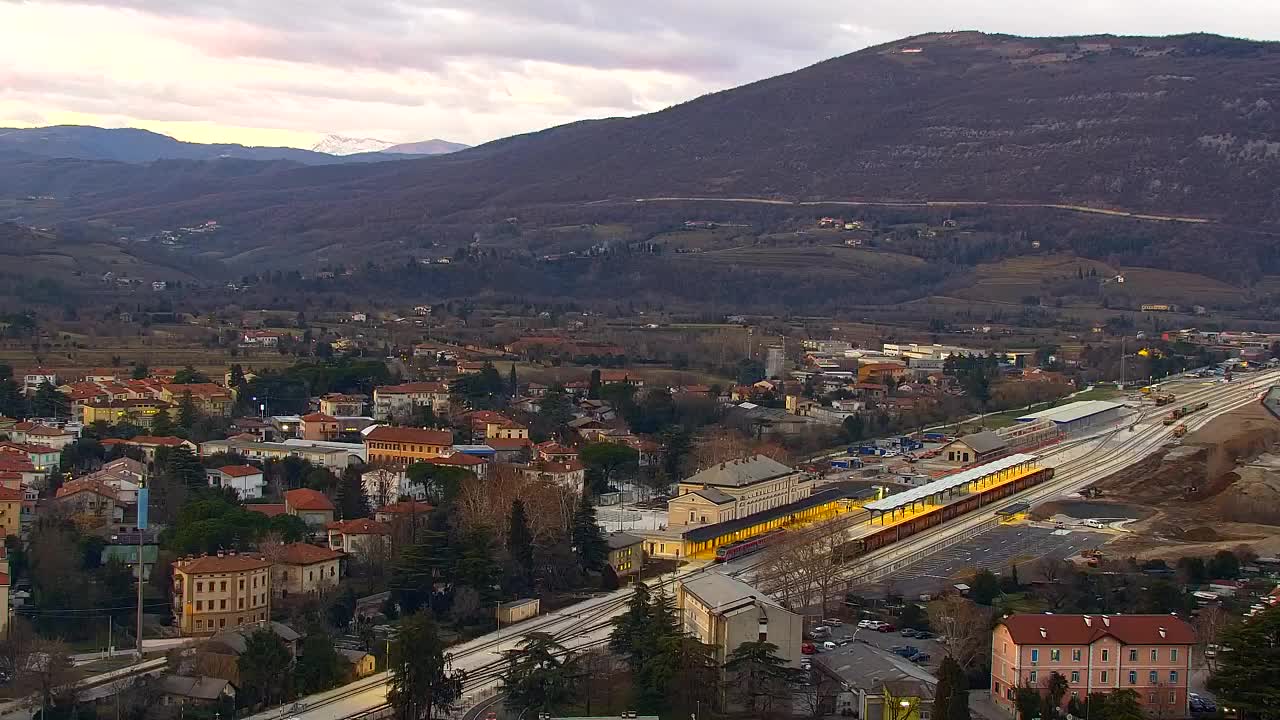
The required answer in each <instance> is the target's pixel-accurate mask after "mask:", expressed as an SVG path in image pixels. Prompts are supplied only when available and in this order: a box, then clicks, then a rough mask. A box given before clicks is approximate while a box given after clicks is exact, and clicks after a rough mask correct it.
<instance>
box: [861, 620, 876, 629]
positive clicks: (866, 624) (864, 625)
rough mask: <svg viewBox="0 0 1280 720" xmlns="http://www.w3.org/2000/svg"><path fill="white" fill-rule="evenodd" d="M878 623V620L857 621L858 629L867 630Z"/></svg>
mask: <svg viewBox="0 0 1280 720" xmlns="http://www.w3.org/2000/svg"><path fill="white" fill-rule="evenodd" d="M878 622H880V621H879V620H859V621H858V627H860V628H869V627H871V626H872V625H875V624H876V623H878Z"/></svg>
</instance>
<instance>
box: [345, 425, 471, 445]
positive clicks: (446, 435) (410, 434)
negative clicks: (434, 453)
mask: <svg viewBox="0 0 1280 720" xmlns="http://www.w3.org/2000/svg"><path fill="white" fill-rule="evenodd" d="M364 437H365V440H372V441H374V442H398V443H416V444H420V445H453V433H451V432H449V431H448V430H427V429H425V428H412V427H391V426H390V425H379V426H377V427H375V428H373V429H372V430H370V431H368V432H367V433H365V436H364Z"/></svg>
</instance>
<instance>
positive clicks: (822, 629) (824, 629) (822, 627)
mask: <svg viewBox="0 0 1280 720" xmlns="http://www.w3.org/2000/svg"><path fill="white" fill-rule="evenodd" d="M811 632H814V633H829V632H831V628H829V627H827V626H826V625H819V626H818V627H816V628H814V629H813V630H812V631H811Z"/></svg>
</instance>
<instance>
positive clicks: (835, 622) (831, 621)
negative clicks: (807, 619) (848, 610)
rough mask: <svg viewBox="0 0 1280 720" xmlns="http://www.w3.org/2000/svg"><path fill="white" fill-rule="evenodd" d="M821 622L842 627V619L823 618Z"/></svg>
mask: <svg viewBox="0 0 1280 720" xmlns="http://www.w3.org/2000/svg"><path fill="white" fill-rule="evenodd" d="M822 622H823V624H824V625H830V626H831V627H844V621H843V620H837V619H835V618H827V619H826V620H823V621H822Z"/></svg>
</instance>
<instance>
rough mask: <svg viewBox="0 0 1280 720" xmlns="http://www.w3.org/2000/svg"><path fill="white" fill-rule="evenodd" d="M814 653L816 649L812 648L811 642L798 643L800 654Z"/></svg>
mask: <svg viewBox="0 0 1280 720" xmlns="http://www.w3.org/2000/svg"><path fill="white" fill-rule="evenodd" d="M816 651H817V648H815V647H814V646H813V643H811V642H803V643H800V652H801V654H804V655H812V654H813V653H814V652H816Z"/></svg>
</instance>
